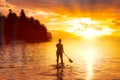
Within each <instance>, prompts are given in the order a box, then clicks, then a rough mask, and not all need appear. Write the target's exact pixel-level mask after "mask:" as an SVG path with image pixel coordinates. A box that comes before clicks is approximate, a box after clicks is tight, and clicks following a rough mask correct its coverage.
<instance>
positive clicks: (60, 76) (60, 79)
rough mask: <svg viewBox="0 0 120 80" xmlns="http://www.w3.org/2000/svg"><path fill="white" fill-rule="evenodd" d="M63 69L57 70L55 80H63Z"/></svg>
mask: <svg viewBox="0 0 120 80" xmlns="http://www.w3.org/2000/svg"><path fill="white" fill-rule="evenodd" d="M63 73H64V72H63V68H61V69H57V80H63V75H64V74H63Z"/></svg>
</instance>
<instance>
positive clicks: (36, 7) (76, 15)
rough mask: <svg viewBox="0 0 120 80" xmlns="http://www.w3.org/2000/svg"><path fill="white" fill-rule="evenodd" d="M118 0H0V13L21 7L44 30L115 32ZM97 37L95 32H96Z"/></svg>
mask: <svg viewBox="0 0 120 80" xmlns="http://www.w3.org/2000/svg"><path fill="white" fill-rule="evenodd" d="M119 3H120V0H0V12H1V13H2V14H5V15H6V14H8V10H9V8H11V9H12V10H13V11H14V12H16V13H17V14H18V15H19V13H20V10H21V9H24V10H25V12H26V15H27V16H34V17H35V18H37V19H39V20H40V22H41V23H44V24H45V25H46V26H47V28H48V29H52V30H53V29H55V30H56V29H59V30H65V31H68V32H73V33H76V34H78V35H79V34H89V32H90V33H91V32H93V35H94V34H95V35H96V34H98V35H99V34H109V33H113V32H114V33H119V30H120V29H119V27H120V5H119ZM96 36H97V35H96Z"/></svg>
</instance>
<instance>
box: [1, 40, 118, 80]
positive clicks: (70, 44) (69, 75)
mask: <svg viewBox="0 0 120 80" xmlns="http://www.w3.org/2000/svg"><path fill="white" fill-rule="evenodd" d="M56 43H57V39H55V40H52V41H50V42H45V43H25V42H11V43H10V44H7V45H1V46H0V80H120V47H119V45H120V42H119V40H118V41H117V40H109V39H107V40H96V39H95V40H80V39H76V38H71V39H70V38H68V39H67V38H66V39H63V45H64V51H65V53H66V54H67V55H68V56H69V58H70V59H72V60H73V61H74V62H73V63H70V62H69V59H68V58H67V57H66V56H64V64H65V68H61V69H56V68H55V65H56Z"/></svg>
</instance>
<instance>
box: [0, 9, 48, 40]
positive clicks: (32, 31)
mask: <svg viewBox="0 0 120 80" xmlns="http://www.w3.org/2000/svg"><path fill="white" fill-rule="evenodd" d="M0 20H1V15H0ZM4 34H5V38H6V40H9V41H11V40H24V41H27V42H41V41H48V40H49V39H50V35H49V34H48V32H47V28H46V27H45V25H44V24H41V23H40V22H39V21H38V20H36V19H34V17H30V18H28V17H26V15H25V12H24V10H23V9H22V10H21V12H20V16H19V17H18V16H17V15H16V13H15V12H13V11H12V10H11V9H10V10H9V14H8V16H7V17H4ZM48 35H49V37H48Z"/></svg>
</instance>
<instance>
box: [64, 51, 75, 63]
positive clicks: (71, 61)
mask: <svg viewBox="0 0 120 80" xmlns="http://www.w3.org/2000/svg"><path fill="white" fill-rule="evenodd" d="M64 55H65V56H66V57H67V58H68V60H69V62H70V63H73V60H72V59H70V58H69V57H68V56H67V55H66V54H65V53H64Z"/></svg>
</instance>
